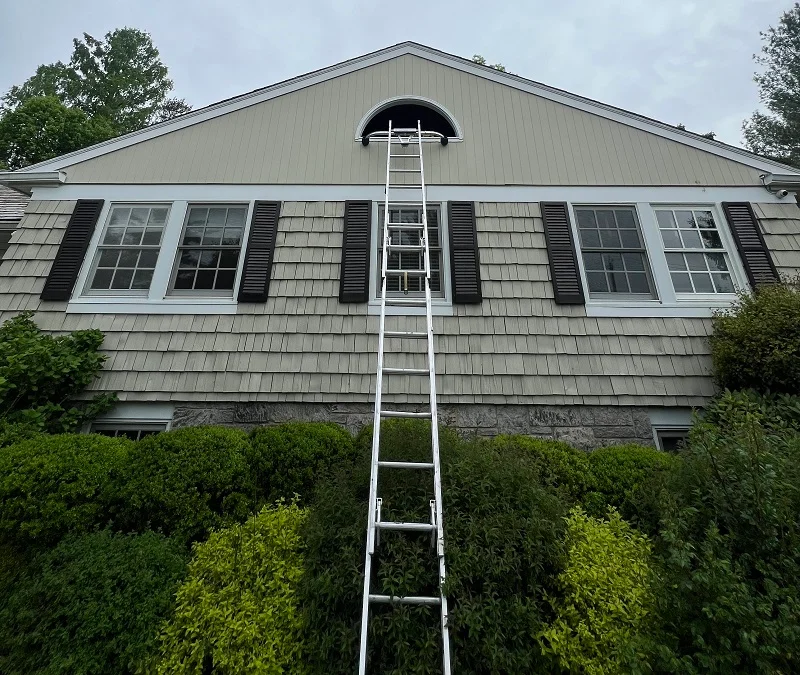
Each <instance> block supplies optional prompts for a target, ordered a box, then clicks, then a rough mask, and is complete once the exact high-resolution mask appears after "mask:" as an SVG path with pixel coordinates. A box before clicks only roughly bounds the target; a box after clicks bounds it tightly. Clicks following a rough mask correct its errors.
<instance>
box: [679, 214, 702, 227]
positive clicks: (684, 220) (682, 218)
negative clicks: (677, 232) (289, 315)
mask: <svg viewBox="0 0 800 675" xmlns="http://www.w3.org/2000/svg"><path fill="white" fill-rule="evenodd" d="M675 220H677V221H678V227H680V228H689V229H692V228H696V227H697V223H695V221H694V216H693V215H692V212H691V211H675Z"/></svg>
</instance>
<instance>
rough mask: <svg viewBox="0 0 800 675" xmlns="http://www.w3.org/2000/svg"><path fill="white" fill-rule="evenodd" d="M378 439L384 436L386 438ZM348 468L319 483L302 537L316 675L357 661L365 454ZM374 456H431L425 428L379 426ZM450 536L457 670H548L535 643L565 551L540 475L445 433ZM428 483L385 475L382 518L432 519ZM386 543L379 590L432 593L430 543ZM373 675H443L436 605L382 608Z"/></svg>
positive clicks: (558, 514) (521, 456) (560, 510)
mask: <svg viewBox="0 0 800 675" xmlns="http://www.w3.org/2000/svg"><path fill="white" fill-rule="evenodd" d="M384 431H385V433H384ZM370 436H371V431H370V430H369V429H366V430H364V431H363V432H362V434H361V435H360V437H359V446H360V447H361V448H362V454H361V457H360V458H359V460H358V461H357V462H356V464H355V466H354V468H353V469H352V470H351V471H342V472H341V473H340V474H339V475H338V476H336V477H334V478H331V479H328V480H326V481H324V482H323V484H322V485H320V486H319V488H318V496H317V502H316V504H315V507H314V509H312V510H311V512H310V513H309V521H308V525H307V528H306V531H305V537H306V542H307V545H308V552H307V555H306V560H307V573H306V577H305V579H304V581H303V583H302V590H303V592H302V604H303V607H304V611H305V615H306V617H307V618H306V620H307V625H308V633H307V635H308V638H307V639H308V658H309V664H310V668H311V672H319V673H323V672H324V673H348V675H349V673H351V672H352V670H353V668H354V667H355V664H356V659H357V655H358V645H357V640H358V621H359V613H360V606H361V591H362V584H363V578H362V571H363V559H364V545H365V527H364V523H365V522H366V516H367V513H366V496H367V494H368V483H369V455H368V454H367V452H366V446H367V444H368V443H367V439H369V438H370ZM381 436H382V448H381V456H382V457H385V458H387V459H392V458H393V459H400V458H401V457H402V458H403V459H406V460H410V461H415V460H417V461H422V460H424V459H425V458H426V457H429V456H430V427H429V425H425V424H419V423H414V422H411V421H406V420H398V421H394V422H390V423H383V424H382V432H381ZM441 451H442V461H443V465H442V471H443V475H442V481H443V493H444V499H445V504H444V510H445V511H444V512H445V523H444V525H445V536H446V538H447V562H448V575H449V577H448V584H447V593H448V598H449V601H450V608H451V640H452V645H453V646H452V651H453V658H454V666H453V668H454V671H455V672H459V673H489V672H498V673H499V672H536V671H537V670H538V669H540V668H542V667H543V666H544V664H545V659H544V657H543V656H542V654H541V652H540V650H539V649H538V648H537V647H535V646H534V648H531V642H532V639H533V638H532V636H533V635H535V633H536V632H537V630H539V629H540V628H541V627H542V626H543V625H544V622H545V620H546V618H547V616H548V612H549V606H548V605H547V604H546V603H545V601H544V599H543V596H542V591H543V590H545V589H548V588H550V587H551V585H552V580H553V579H554V572H555V566H556V565H557V561H558V560H559V557H560V553H561V551H562V533H563V528H564V515H565V514H566V508H565V506H564V505H563V504H562V502H561V501H560V500H559V499H558V497H557V496H555V495H554V494H552V493H551V492H548V491H547V490H545V489H544V488H542V487H541V486H540V485H539V484H538V482H537V479H536V477H537V476H538V470H539V468H538V466H537V463H536V460H535V459H534V458H533V457H531V455H530V454H529V453H526V452H523V451H520V450H519V449H518V448H516V447H513V446H511V447H509V448H507V449H503V450H500V449H497V448H494V447H493V446H492V445H491V444H484V443H480V442H475V443H467V442H460V441H458V440H457V438H456V437H455V436H454V435H452V434H451V433H448V432H444V433H442V435H441ZM431 488H432V482H431V479H430V476H429V475H428V474H427V473H426V472H420V471H405V470H396V471H394V472H391V473H390V472H385V473H383V474H382V484H381V497H382V499H383V508H382V518H383V519H386V520H390V519H391V520H412V521H414V520H416V521H426V520H428V519H429V509H428V500H429V499H430V498H431V496H432V493H431ZM392 534H397V533H391V532H384V533H382V535H381V542H380V558H379V560H378V561H377V569H376V576H375V583H374V584H373V588H374V589H377V590H374V592H378V593H380V592H383V593H388V594H394V595H409V594H415V595H416V594H431V593H432V594H436V592H437V573H436V567H435V562H436V558H435V555H433V554H432V552H431V549H430V536H429V535H419V536H416V537H415V536H408V535H398V536H394V537H392V536H388V535H392ZM370 633H371V636H370V664H371V665H370V667H371V669H372V671H373V672H381V673H396V674H399V673H435V672H439V667H440V659H441V646H440V644H439V639H438V614H437V612H436V611H435V610H433V611H432V610H431V608H424V607H413V606H399V607H396V608H391V607H386V608H378V609H377V610H376V611H374V612H373V619H372V621H371V624H370Z"/></svg>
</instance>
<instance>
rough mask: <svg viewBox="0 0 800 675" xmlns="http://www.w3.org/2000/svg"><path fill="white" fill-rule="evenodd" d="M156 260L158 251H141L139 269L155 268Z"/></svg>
mask: <svg viewBox="0 0 800 675" xmlns="http://www.w3.org/2000/svg"><path fill="white" fill-rule="evenodd" d="M157 260H158V251H153V250H150V251H142V252H141V253H140V254H139V267H140V268H141V267H155V266H156V261H157Z"/></svg>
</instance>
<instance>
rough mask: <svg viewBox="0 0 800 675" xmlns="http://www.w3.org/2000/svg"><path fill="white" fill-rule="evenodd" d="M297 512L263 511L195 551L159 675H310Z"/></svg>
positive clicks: (164, 640) (166, 632) (166, 635)
mask: <svg viewBox="0 0 800 675" xmlns="http://www.w3.org/2000/svg"><path fill="white" fill-rule="evenodd" d="M305 517H306V515H305V512H304V511H303V510H301V509H299V508H298V507H297V505H296V504H291V505H283V504H281V505H278V506H276V507H272V508H265V509H263V510H262V511H261V512H260V513H259V514H258V515H256V516H253V517H252V518H250V520H248V521H247V522H246V523H245V524H244V525H234V526H233V527H231V528H230V529H227V530H221V531H219V532H214V533H213V534H212V535H211V537H210V538H209V540H208V541H207V542H203V543H199V544H195V547H194V559H193V560H192V562H191V563H190V564H189V576H188V578H187V579H186V581H185V582H184V583H183V585H181V587H180V588H179V589H178V596H177V608H176V610H175V614H174V617H173V618H172V619H171V620H170V621H169V622H168V623H167V624H166V625H165V626H164V628H163V630H162V635H161V659H160V662H159V664H158V669H157V670H158V672H159V673H170V674H171V673H198V674H200V673H204V672H211V671H212V669H213V672H215V673H244V672H247V673H303V672H305V669H304V667H303V660H304V657H305V655H304V643H303V638H302V626H303V623H302V615H301V612H300V608H299V606H298V598H297V584H298V580H299V579H300V577H301V575H302V574H303V554H302V542H301V539H300V534H299V529H300V526H301V525H302V523H303V521H304V519H305Z"/></svg>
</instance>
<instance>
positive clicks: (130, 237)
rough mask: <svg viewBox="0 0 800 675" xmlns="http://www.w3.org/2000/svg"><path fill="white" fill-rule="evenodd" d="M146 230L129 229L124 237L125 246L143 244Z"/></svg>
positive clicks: (139, 228)
mask: <svg viewBox="0 0 800 675" xmlns="http://www.w3.org/2000/svg"><path fill="white" fill-rule="evenodd" d="M143 234H144V229H143V228H141V227H129V228H128V229H127V230H125V236H123V237H122V243H123V245H127V246H138V245H139V244H141V243H142V235H143Z"/></svg>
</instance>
